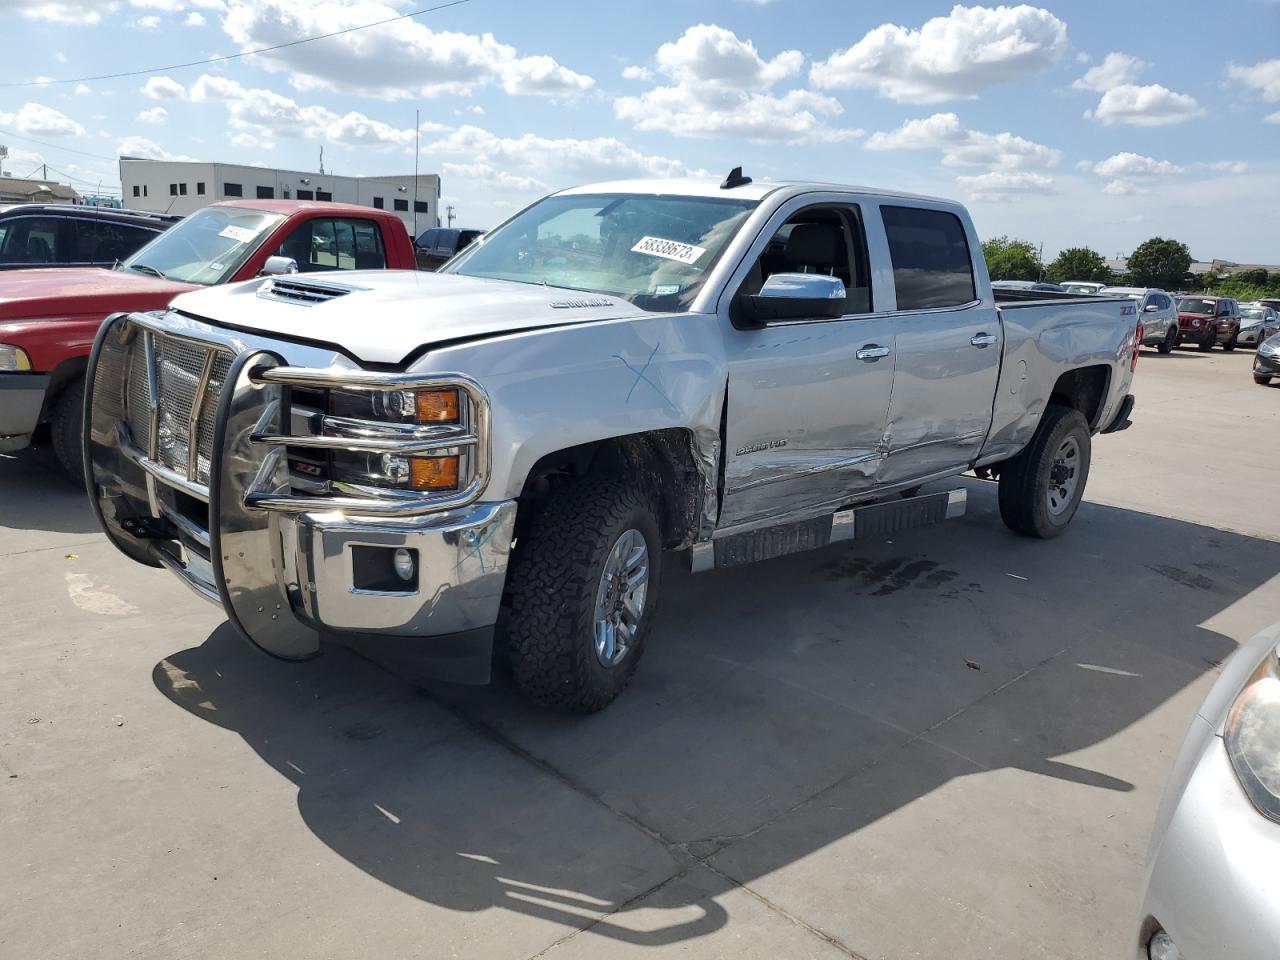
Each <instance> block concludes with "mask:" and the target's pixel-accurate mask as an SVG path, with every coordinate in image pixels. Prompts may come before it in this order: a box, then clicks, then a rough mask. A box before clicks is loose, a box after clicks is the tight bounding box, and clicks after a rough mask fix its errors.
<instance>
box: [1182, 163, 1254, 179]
mask: <svg viewBox="0 0 1280 960" xmlns="http://www.w3.org/2000/svg"><path fill="white" fill-rule="evenodd" d="M1191 166H1192V167H1193V168H1194V169H1196V170H1209V171H1212V172H1213V173H1231V174H1236V175H1239V174H1242V173H1248V172H1249V164H1247V163H1245V162H1244V161H1243V160H1204V161H1197V162H1196V163H1193V164H1192V165H1191Z"/></svg>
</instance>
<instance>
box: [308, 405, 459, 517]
mask: <svg viewBox="0 0 1280 960" xmlns="http://www.w3.org/2000/svg"><path fill="white" fill-rule="evenodd" d="M329 413H330V418H331V419H330V421H329V422H330V423H331V424H340V425H342V427H343V432H344V433H348V434H350V435H352V436H363V437H377V438H381V439H388V440H390V439H395V440H403V441H413V440H415V439H417V440H424V441H435V440H439V441H441V442H447V441H448V440H449V439H450V438H451V437H459V438H460V437H462V436H465V435H468V434H469V433H470V430H469V421H470V420H471V419H472V413H471V410H470V406H469V400H468V398H467V397H466V395H465V394H463V393H462V391H460V390H458V389H457V388H456V387H438V388H430V389H422V390H389V391H381V390H372V391H371V390H361V391H343V390H334V391H332V392H331V393H330V395H329ZM329 456H330V469H329V476H330V480H331V481H333V482H335V483H338V484H348V485H351V484H354V485H357V486H376V487H390V488H393V489H400V490H405V491H415V492H424V493H450V492H456V491H458V490H460V489H461V488H462V486H464V485H465V482H466V480H467V479H469V474H470V473H471V467H472V459H473V457H472V453H471V451H470V449H469V448H467V447H466V446H464V445H459V446H441V447H439V448H437V449H432V450H430V451H429V452H423V453H420V454H409V453H402V452H392V453H366V452H356V451H346V450H334V451H332V452H331V453H330V455H329Z"/></svg>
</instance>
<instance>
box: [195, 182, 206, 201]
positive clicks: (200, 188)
mask: <svg viewBox="0 0 1280 960" xmlns="http://www.w3.org/2000/svg"><path fill="white" fill-rule="evenodd" d="M196 196H198V197H203V196H204V181H203V180H197V181H196Z"/></svg>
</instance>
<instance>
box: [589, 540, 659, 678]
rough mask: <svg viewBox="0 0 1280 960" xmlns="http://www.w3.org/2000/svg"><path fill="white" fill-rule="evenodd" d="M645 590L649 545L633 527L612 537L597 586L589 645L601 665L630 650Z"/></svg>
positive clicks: (615, 662)
mask: <svg viewBox="0 0 1280 960" xmlns="http://www.w3.org/2000/svg"><path fill="white" fill-rule="evenodd" d="M648 594H649V545H648V544H647V543H646V542H645V539H644V534H642V533H641V532H640V531H639V530H636V529H634V528H632V529H629V530H626V531H624V532H623V533H622V534H621V535H620V536H619V537H618V539H617V540H615V541H614V544H613V547H612V548H611V549H610V550H609V555H608V556H607V557H606V558H605V562H604V570H603V571H602V572H601V574H600V584H599V586H598V587H597V588H596V606H595V614H594V617H593V624H592V628H593V632H592V646H593V648H594V650H595V654H596V659H597V660H599V661H600V665H601V666H604V667H616V666H617V665H618V664H620V663H621V662H622V661H623V660H624V659H626V656H627V654H628V653H630V652H631V648H632V646H633V645H634V643H635V638H636V634H637V633H638V632H639V630H640V622H641V620H642V619H643V618H644V612H645V600H646V599H647V597H648Z"/></svg>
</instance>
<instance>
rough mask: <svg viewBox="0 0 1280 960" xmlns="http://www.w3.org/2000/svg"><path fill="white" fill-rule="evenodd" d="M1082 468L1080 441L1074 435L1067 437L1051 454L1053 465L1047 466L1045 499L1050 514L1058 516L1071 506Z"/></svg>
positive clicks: (1078, 485)
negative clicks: (1047, 482) (1047, 477)
mask: <svg viewBox="0 0 1280 960" xmlns="http://www.w3.org/2000/svg"><path fill="white" fill-rule="evenodd" d="M1083 470H1084V466H1083V458H1082V457H1081V455H1080V443H1079V441H1078V440H1076V438H1075V437H1067V438H1066V439H1065V440H1063V441H1062V443H1061V445H1059V447H1058V452H1057V453H1055V454H1054V455H1053V466H1052V467H1050V468H1049V490H1048V493H1047V494H1046V495H1045V500H1046V504H1047V506H1048V508H1049V515H1050V516H1052V517H1060V516H1062V515H1063V514H1064V513H1066V512H1067V510H1069V509H1070V508H1071V505H1072V504H1073V503H1074V502H1075V498H1076V491H1077V490H1078V489H1079V487H1080V477H1081V475H1082V473H1083Z"/></svg>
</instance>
